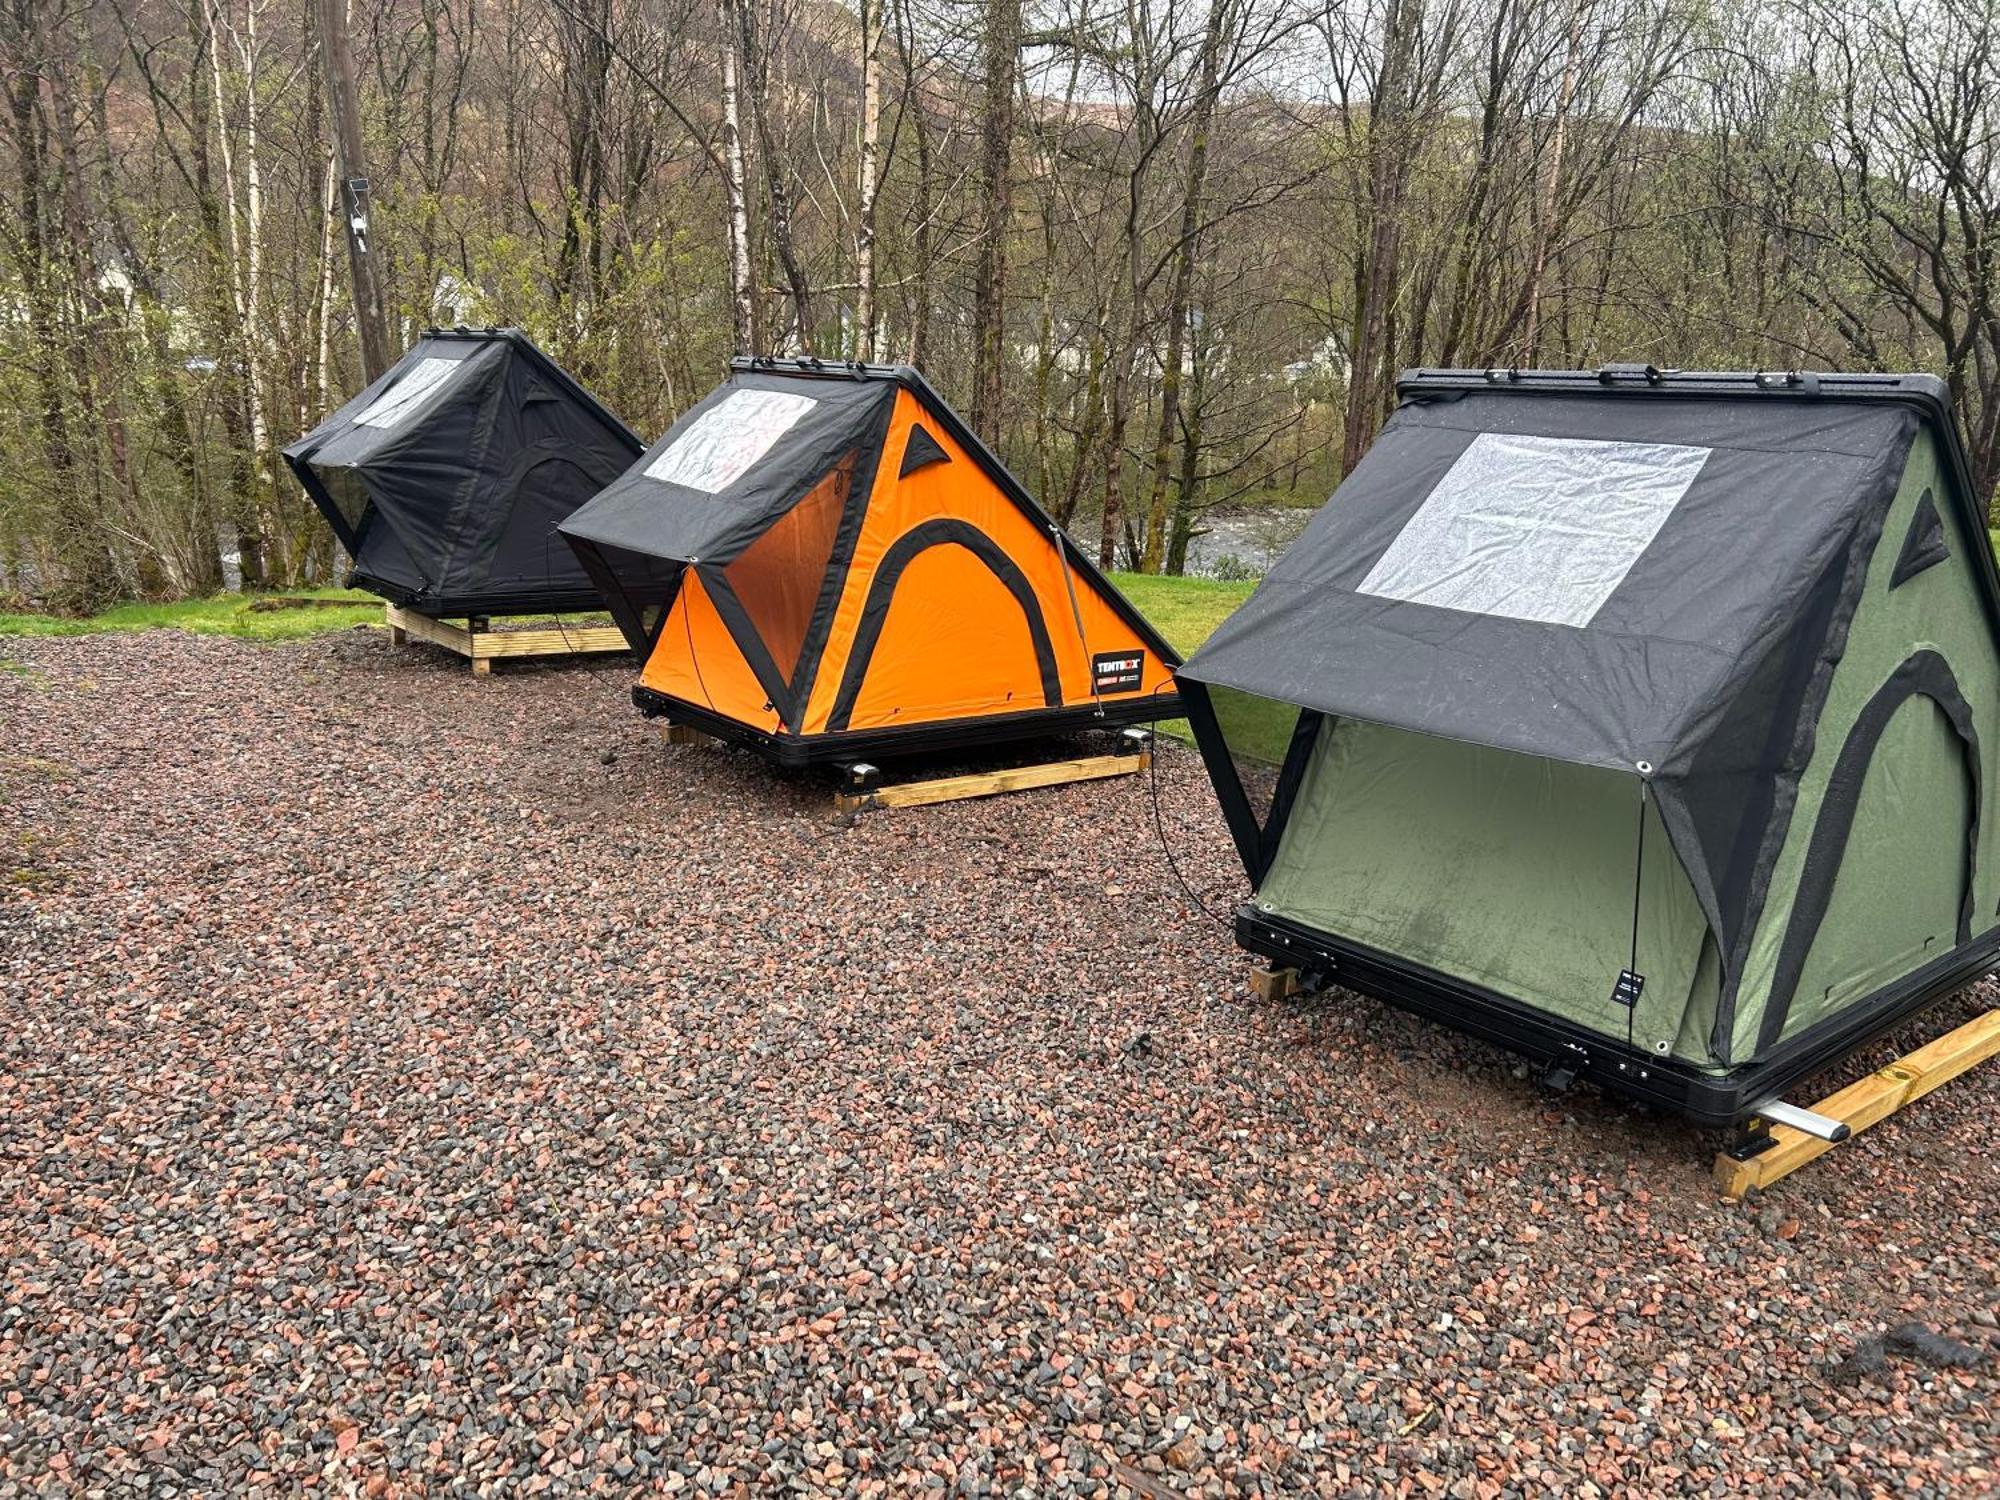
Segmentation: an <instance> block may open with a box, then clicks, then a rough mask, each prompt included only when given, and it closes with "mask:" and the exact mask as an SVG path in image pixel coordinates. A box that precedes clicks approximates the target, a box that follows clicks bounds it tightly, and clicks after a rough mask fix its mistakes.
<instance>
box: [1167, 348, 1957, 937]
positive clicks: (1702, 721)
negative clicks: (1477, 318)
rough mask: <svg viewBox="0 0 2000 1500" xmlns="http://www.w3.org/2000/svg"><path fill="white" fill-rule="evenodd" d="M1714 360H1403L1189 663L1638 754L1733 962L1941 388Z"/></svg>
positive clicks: (1593, 749) (1387, 714)
mask: <svg viewBox="0 0 2000 1500" xmlns="http://www.w3.org/2000/svg"><path fill="white" fill-rule="evenodd" d="M1707 378H1708V377H1680V378H1678V383H1677V384H1675V385H1673V386H1672V387H1671V388H1666V389H1659V390H1652V389H1647V388H1643V387H1642V388H1639V389H1634V388H1633V387H1632V386H1631V385H1619V386H1617V387H1616V388H1610V387H1600V386H1598V385H1597V383H1596V382H1595V381H1594V380H1593V379H1592V378H1591V377H1590V376H1588V375H1585V376H1581V377H1578V378H1577V379H1576V381H1575V382H1574V383H1573V384H1569V385H1563V384H1560V383H1558V381H1557V380H1556V379H1554V378H1550V377H1535V378H1534V383H1533V385H1532V388H1531V390H1529V391H1525V392H1524V391H1523V390H1522V389H1518V388H1510V387H1507V386H1502V387H1501V388H1498V389H1491V388H1487V387H1485V386H1484V384H1483V382H1482V376H1481V375H1480V373H1479V372H1450V373H1445V372H1440V373H1438V374H1436V375H1422V374H1420V375H1417V376H1414V377H1409V378H1406V380H1405V382H1404V384H1403V386H1402V387H1401V390H1402V394H1403V404H1402V406H1401V407H1400V409H1399V410H1398V411H1397V412H1396V414H1395V416H1394V417H1393V418H1392V419H1391V421H1390V422H1389V424H1388V425H1387V426H1386V427H1385V429H1384V431H1383V432H1382V434H1381V436H1380V437H1379V438H1378V439H1377V440H1376V442H1375V444H1374V446H1373V447H1372V448H1371V449H1370V450H1369V452H1368V454H1367V456H1366V457H1365V458H1364V459H1363V461H1362V462H1361V463H1360V464H1358V465H1357V466H1356V467H1355V469H1354V471H1353V472H1352V473H1351V474H1350V475H1349V476H1348V477H1347V479H1346V480H1345V481H1344V482H1343V483H1342V484H1341V487H1340V490H1339V492H1338V493H1337V494H1336V496H1335V497H1334V499H1333V500H1332V501H1331V502H1330V503H1329V504H1328V505H1327V506H1326V507H1325V508H1324V509H1323V510H1321V511H1320V513H1319V514H1318V515H1317V516H1316V517H1315V518H1314V520H1313V522H1312V524H1311V525H1310V526H1309V527H1308V528H1307V530H1306V532H1305V534H1304V535H1303V537H1302V538H1301V539H1300V540H1299V541H1298V542H1297V543H1296V544H1295V545H1294V546H1293V547H1292V548H1291V549H1290V550H1289V551H1288V552H1287V553H1286V554H1285V555H1284V557H1283V558H1282V559H1281V560H1280V562H1279V563H1278V565H1277V566H1276V567H1275V568H1274V569H1273V570H1272V572H1271V574H1270V575H1269V577H1268V578H1267V579H1266V580H1265V581H1264V583H1263V584H1261V585H1260V586H1259V588H1258V590H1257V592H1256V593H1255V594H1254V595H1253V596H1252V597H1251V599H1250V600H1249V602H1248V603H1246V604H1245V605H1244V607H1243V608H1242V609H1240V610H1239V611H1238V612H1237V613H1236V614H1235V615H1234V616H1232V617H1231V618H1230V619H1229V621H1228V622H1226V623H1225V624H1224V625H1223V626H1222V627H1221V629H1219V630H1218V631H1217V632H1216V633H1215V635H1214V636H1213V637H1212V638H1211V639H1210V640H1209V642H1208V643H1207V644H1206V645H1205V646H1204V647H1203V648H1202V649H1201V650H1200V651H1198V652H1196V653H1195V655H1194V657H1193V659H1192V660H1190V661H1189V662H1188V663H1187V664H1186V665H1185V666H1184V667H1183V668H1182V669H1181V672H1180V674H1179V675H1180V677H1181V678H1182V679H1183V680H1184V681H1190V682H1194V683H1200V684H1209V685H1213V686H1217V687H1224V688H1232V689H1236V690H1239V691H1242V692H1246V693H1251V694H1255V695H1257V696H1259V697H1263V698H1268V699H1275V700H1278V701H1280V702H1284V703H1291V704H1297V705H1299V706H1301V707H1303V708H1308V709H1316V710H1318V711H1320V712H1322V713H1327V714H1333V715H1340V716H1352V717H1355V718H1361V719H1367V720H1370V721H1374V722H1379V723H1383V724H1387V725H1392V726H1395V727H1397V728H1403V729H1410V730H1416V731H1419V732H1422V733H1426V734H1433V735H1440V736H1444V737H1446V738H1451V739H1459V740H1464V741H1468V742H1471V743H1475V744H1480V745H1486V746H1490V747H1493V748H1496V749H1502V750H1513V751H1520V752H1524V753H1528V754H1533V755H1538V756H1545V757H1548V758H1550V759H1554V760H1559V761H1566V762H1571V763H1576V764H1582V765H1592V766H1602V767H1610V768H1615V769H1621V770H1625V771H1627V772H1630V773H1632V774H1633V775H1635V776H1639V777H1644V778H1645V779H1646V780H1647V781H1648V782H1649V783H1650V790H1651V794H1652V795H1653V796H1654V797H1656V798H1657V800H1658V803H1659V806H1660V811H1661V815H1662V819H1663V821H1664V822H1665V824H1666V826H1667V829H1668V832H1669V835H1670V837H1672V839H1673V841H1674V844H1675V848H1676V852H1677V853H1678V854H1679V856H1680V859H1681V862H1682V864H1683V865H1684V866H1685V868H1686V869H1687V872H1688V876H1689V879H1690V880H1691V881H1692V883H1693V884H1694V887H1695V890H1696V893H1697V896H1698V897H1699V899H1700V900H1701V903H1702V906H1703V908H1704V910H1705V914H1706V915H1707V917H1708V920H1709V922H1710V925H1711V928H1712V930H1713V931H1714V933H1715V935H1716V939H1717V941H1718V944H1719V945H1720V947H1721V951H1722V952H1723V954H1724V955H1725V964H1726V965H1727V962H1728V959H1729V958H1730V957H1731V956H1733V955H1734V953H1735V952H1736V951H1737V948H1738V945H1739V944H1740V943H1741V942H1743V941H1745V940H1746V939H1747V937H1748V932H1749V927H1750V923H1751V921H1752V919H1754V916H1755V912H1756V910H1757V907H1758V905H1759V902H1760V900H1761V889H1762V885H1763V884H1764V883H1765V881H1766V880H1767V879H1768V874H1769V863H1770V861H1771V860H1772V859H1773V858H1775V854H1776V839H1775V838H1774V837H1773V831H1774V830H1775V831H1777V832H1778V833H1780V834H1781V833H1782V829H1783V827H1784V824H1785V819H1786V816H1787V815H1788V813H1789V807H1790V800H1789V799H1790V797H1791V795H1792V792H1793V789H1794V787H1795V785H1796V780H1797V776H1798V773H1799V770H1800V768H1801V767H1802V766H1803V765H1804V764H1805V762H1806V760H1807V759H1808V757H1809V755H1810V752H1811V749H1812V732H1813V725H1814V723H1815V722H1816V718H1817V703H1816V701H1815V698H1814V695H1815V694H1816V693H1818V694H1823V692H1824V688H1825V683H1826V680H1827V677H1828V675H1829V673H1830V671H1831V668H1832V665H1833V663H1834V662H1836V661H1837V660H1838V659H1839V657H1840V654H1841V650H1842V644H1843V641H1844V637H1845V630H1846V625H1847V621H1848V620H1849V619H1850V618H1851V616H1852V613H1853V609H1854V604H1855V596H1856V593H1857V591H1858V589H1859V586H1860V582H1861V578H1862V574H1863V572H1864V570H1865V567H1866V563H1867V559H1868V557H1869V555H1870V552H1871V549H1872V547H1873V544H1874V542H1875V540H1876V538H1875V536H1874V535H1873V532H1872V530H1871V528H1879V526H1880V525H1881V518H1882V516H1883V514H1884V511H1885V508H1886V503H1887V500H1888V497H1889V496H1890V494H1891V493H1892V492H1893V490H1894V486H1895V484H1896V482H1897V480H1898V478H1899V476H1900V475H1901V473H1902V470H1903V467H1904V465H1905V463H1906V461H1907V457H1908V454H1909V450H1910V445H1911V441H1912V439H1913V438H1914V436H1915V434H1916V432H1917V431H1918V429H1919V425H1920V423H1921V422H1922V420H1923V414H1922V413H1923V408H1924V405H1925V403H1927V402H1928V403H1931V404H1936V405H1939V407H1940V409H1942V408H1941V403H1942V400H1943V393H1942V391H1941V389H1939V390H1931V389H1929V387H1930V386H1932V385H1935V384H1936V383H1935V382H1928V383H1926V382H1921V381H1918V382H1910V381H1905V382H1902V383H1901V385H1899V384H1898V382H1896V381H1894V380H1890V381H1889V382H1888V384H1887V388H1886V389H1883V388H1881V383H1880V382H1876V384H1875V385H1874V386H1869V385H1867V383H1866V382H1865V381H1862V380H1860V378H1856V384H1855V385H1854V386H1853V387H1852V394H1853V395H1856V396H1862V395H1867V396H1871V397H1873V398H1875V399H1868V400H1840V399H1825V398H1827V397H1836V398H1837V397H1838V395H1839V394H1840V388H1839V387H1838V386H1837V385H1836V384H1834V380H1835V378H1834V377H1821V378H1818V379H1816V380H1815V381H1814V385H1813V389H1812V393H1811V394H1812V395H1813V396H1814V397H1815V398H1817V399H1814V400H1811V401H1807V400H1802V399H1788V396H1787V393H1786V389H1785V388H1784V387H1782V386H1781V387H1778V388H1775V389H1774V388H1771V387H1768V386H1766V385H1764V384H1762V383H1759V382H1757V381H1756V380H1755V379H1754V378H1753V377H1750V376H1741V377H1729V378H1728V381H1727V383H1726V384H1725V383H1720V382H1723V380H1724V378H1722V377H1716V378H1715V379H1716V380H1717V381H1718V382H1719V383H1718V384H1717V386H1716V387H1715V388H1714V389H1713V390H1712V391H1711V390H1708V389H1706V388H1705V387H1704V386H1703V384H1702V382H1703V380H1705V379H1707ZM1918 387H1922V389H1918ZM1899 392H1900V393H1901V394H1900V397H1899V394H1898V393H1899ZM1794 394H1796V395H1803V394H1805V393H1804V392H1796V393H1794ZM1885 394H1886V395H1888V396H1889V397H1890V399H1888V400H1883V399H1880V398H1881V397H1882V396H1883V395H1885ZM1635 397H1640V398H1644V399H1634V398H1635ZM1746 398H1747V399H1746ZM1565 465H1569V466H1572V467H1573V468H1574V469H1575V472H1574V473H1572V474H1569V475H1565V473H1564V472H1563V470H1564V466H1565ZM1593 466H1601V467H1598V468H1597V469H1596V470H1595V471H1594V472H1593ZM1579 495H1587V496H1589V497H1591V498H1589V499H1588V501H1587V502H1586V503H1584V504H1579V503H1578V497H1579ZM1634 497H1636V498H1634ZM1433 502H1436V503H1433ZM1440 509H1441V510H1442V511H1443V512H1444V514H1443V515H1442V517H1440V516H1439V515H1438V514H1435V512H1438V511H1439V510H1440ZM1627 511H1631V512H1633V514H1632V515H1627V514H1626V512H1627ZM1974 524H1978V523H1977V522H1976V521H1975V523H1974ZM1975 534H1978V533H1976V532H1975ZM1579 559H1581V561H1579Z"/></svg>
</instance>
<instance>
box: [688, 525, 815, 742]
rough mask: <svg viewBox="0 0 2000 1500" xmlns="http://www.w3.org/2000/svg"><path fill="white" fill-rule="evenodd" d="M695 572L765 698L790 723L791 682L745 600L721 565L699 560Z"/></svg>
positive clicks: (784, 722) (783, 720) (782, 720)
mask: <svg viewBox="0 0 2000 1500" xmlns="http://www.w3.org/2000/svg"><path fill="white" fill-rule="evenodd" d="M695 572H696V573H698V574H700V575H701V586H702V587H703V588H704V589H706V590H707V591H708V602H709V603H711V604H713V605H714V606H715V612H716V613H717V614H719V615H721V616H722V623H723V625H724V626H725V627H727V629H728V631H729V633H730V635H732V636H733V637H735V640H736V649H737V650H738V651H741V652H742V653H743V659H744V660H745V661H746V662H748V663H749V664H750V671H751V673H752V674H753V675H754V676H755V677H756V679H757V685H758V686H759V687H761V688H762V689H763V690H764V697H765V699H766V700H767V701H768V702H769V703H770V705H771V707H772V708H774V709H775V710H777V714H778V719H779V721H780V722H781V723H782V724H783V725H784V726H785V727H787V728H789V727H791V725H792V724H793V722H794V720H795V716H794V714H793V712H792V708H793V704H792V686H791V684H790V683H788V682H786V681H785V679H784V675H783V674H782V673H780V672H779V671H778V663H777V659H776V658H775V657H773V656H772V655H771V648H770V647H769V646H766V645H765V644H764V637H763V636H762V635H760V634H758V632H757V626H756V625H755V623H753V622H752V620H751V619H750V611H749V610H747V609H745V608H744V607H743V601H742V600H741V599H740V598H738V597H737V594H736V590H735V588H734V587H733V586H732V585H731V584H730V582H729V580H728V579H727V578H726V577H724V576H723V572H722V569H720V568H715V567H710V566H709V565H708V564H707V563H700V564H697V565H695Z"/></svg>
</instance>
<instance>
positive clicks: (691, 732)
mask: <svg viewBox="0 0 2000 1500" xmlns="http://www.w3.org/2000/svg"><path fill="white" fill-rule="evenodd" d="M660 743H661V744H663V745H719V744H721V743H722V741H721V740H719V739H717V738H716V737H715V736H714V735H712V734H704V733H702V731H701V730H699V729H696V728H695V727H694V726H693V725H691V724H674V723H670V722H669V723H663V724H661V725H660Z"/></svg>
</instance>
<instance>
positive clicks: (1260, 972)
mask: <svg viewBox="0 0 2000 1500" xmlns="http://www.w3.org/2000/svg"><path fill="white" fill-rule="evenodd" d="M1250 993H1251V994H1253V995H1255V996H1256V997H1257V998H1258V999H1259V1000H1289V999H1290V998H1291V997H1292V996H1294V995H1296V994H1298V993H1299V971H1298V970H1297V969H1280V968H1278V967H1276V966H1275V965H1272V964H1252V965H1251V966H1250Z"/></svg>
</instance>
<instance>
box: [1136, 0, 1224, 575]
mask: <svg viewBox="0 0 2000 1500" xmlns="http://www.w3.org/2000/svg"><path fill="white" fill-rule="evenodd" d="M1229 17H1230V6H1229V5H1228V3H1227V0H1212V3H1211V4H1210V6H1209V12H1208V28H1207V31H1206V32H1205V33H1204V34H1203V36H1202V39H1201V61H1200V63H1199V65H1198V72H1199V81H1198V83H1197V85H1196V89H1197V92H1196V94H1195V98H1194V107H1193V111H1192V118H1191V119H1190V120H1189V122H1188V133H1189V140H1188V165H1187V191H1186V192H1185V193H1184V194H1183V195H1182V198H1181V227H1180V238H1179V240H1178V241H1176V243H1175V245H1174V269H1173V282H1172V286H1171V289H1170V291H1169V292H1168V298H1167V353H1166V360H1165V362H1164V364H1163V365H1162V367H1161V369H1160V425H1159V429H1158V431H1157V432H1156V433H1155V435H1154V438H1153V479H1152V485H1153V492H1152V495H1151V497H1150V499H1149V500H1148V502H1147V506H1146V517H1145V522H1146V532H1145V551H1144V553H1143V554H1142V555H1141V556H1140V558H1139V571H1140V572H1141V573H1157V572H1159V571H1160V565H1161V563H1162V562H1163V561H1164V560H1165V558H1166V549H1167V481H1168V473H1167V469H1168V465H1169V464H1170V463H1171V462H1172V460H1173V451H1174V428H1175V426H1176V425H1177V424H1178V422H1179V421H1180V412H1181V364H1182V362H1183V361H1184V360H1185V359H1186V357H1187V324H1188V312H1189V307H1188V292H1189V289H1190V287H1191V286H1192V285H1193V283H1194V263H1195V256H1196V255H1197V254H1198V253H1199V250H1200V242H1201V212H1202V209H1201V202H1202V193H1203V192H1204V190H1205V189H1206V187H1207V185H1208V132H1209V129H1210V126H1211V125H1212V124H1213V123H1214V119H1215V103H1216V94H1217V92H1218V79H1219V75H1220V72H1221V67H1222V39H1223V35H1224V31H1225V28H1226V27H1227V25H1228V24H1229Z"/></svg>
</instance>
